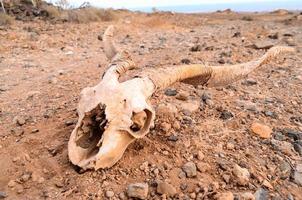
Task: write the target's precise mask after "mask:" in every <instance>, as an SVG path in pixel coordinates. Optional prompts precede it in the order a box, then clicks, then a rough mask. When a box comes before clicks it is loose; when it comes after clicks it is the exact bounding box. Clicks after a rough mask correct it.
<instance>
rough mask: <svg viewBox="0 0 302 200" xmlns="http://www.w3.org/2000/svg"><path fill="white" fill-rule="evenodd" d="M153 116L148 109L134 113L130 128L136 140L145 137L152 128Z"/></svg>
mask: <svg viewBox="0 0 302 200" xmlns="http://www.w3.org/2000/svg"><path fill="white" fill-rule="evenodd" d="M152 116H153V113H152V112H151V111H150V110H148V109H144V110H143V111H140V112H138V113H135V112H133V113H132V117H131V120H132V125H131V126H130V134H131V135H132V136H133V137H136V138H141V137H143V136H145V134H146V133H147V132H148V131H149V128H150V126H151V121H152Z"/></svg>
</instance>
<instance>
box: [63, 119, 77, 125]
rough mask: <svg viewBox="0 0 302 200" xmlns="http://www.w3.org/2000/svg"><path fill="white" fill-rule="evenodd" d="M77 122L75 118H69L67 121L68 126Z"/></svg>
mask: <svg viewBox="0 0 302 200" xmlns="http://www.w3.org/2000/svg"><path fill="white" fill-rule="evenodd" d="M76 123H77V121H76V120H74V119H68V120H66V121H65V125H66V126H71V125H73V124H76Z"/></svg>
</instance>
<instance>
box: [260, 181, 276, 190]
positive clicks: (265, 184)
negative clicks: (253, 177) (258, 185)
mask: <svg viewBox="0 0 302 200" xmlns="http://www.w3.org/2000/svg"><path fill="white" fill-rule="evenodd" d="M262 185H263V186H264V187H266V188H268V189H270V190H272V189H274V187H273V186H272V184H271V183H270V182H268V181H267V180H264V181H263V182H262Z"/></svg>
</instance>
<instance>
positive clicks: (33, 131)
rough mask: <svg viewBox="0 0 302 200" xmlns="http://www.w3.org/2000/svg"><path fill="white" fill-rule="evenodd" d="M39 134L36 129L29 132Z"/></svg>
mask: <svg viewBox="0 0 302 200" xmlns="http://www.w3.org/2000/svg"><path fill="white" fill-rule="evenodd" d="M38 132H39V129H37V128H34V129H33V130H31V133H38Z"/></svg>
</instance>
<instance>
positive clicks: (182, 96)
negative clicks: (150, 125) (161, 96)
mask: <svg viewBox="0 0 302 200" xmlns="http://www.w3.org/2000/svg"><path fill="white" fill-rule="evenodd" d="M189 95H190V94H189V93H187V92H180V93H178V94H177V95H176V97H175V98H176V99H178V100H181V101H187V100H188V98H189Z"/></svg>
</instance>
